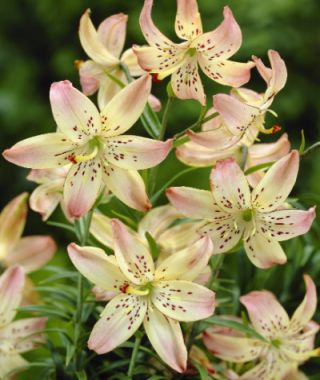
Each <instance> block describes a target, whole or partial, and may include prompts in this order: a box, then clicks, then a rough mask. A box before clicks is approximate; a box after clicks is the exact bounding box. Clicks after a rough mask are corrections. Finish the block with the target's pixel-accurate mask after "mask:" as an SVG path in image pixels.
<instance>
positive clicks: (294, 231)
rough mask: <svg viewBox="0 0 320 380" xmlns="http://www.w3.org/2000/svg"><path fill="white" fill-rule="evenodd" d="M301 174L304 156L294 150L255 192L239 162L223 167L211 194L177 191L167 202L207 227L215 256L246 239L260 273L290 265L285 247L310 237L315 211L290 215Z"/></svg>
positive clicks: (219, 167) (187, 189)
mask: <svg viewBox="0 0 320 380" xmlns="http://www.w3.org/2000/svg"><path fill="white" fill-rule="evenodd" d="M298 170H299V153H298V152H297V151H296V150H293V151H292V152H291V153H290V154H288V155H286V156H285V157H283V158H281V159H280V160H279V161H277V162H276V163H275V164H273V165H272V166H271V168H270V169H269V170H268V171H267V173H266V174H265V176H264V177H263V178H262V180H261V181H260V182H259V184H258V185H257V186H256V187H255V188H254V189H253V190H252V192H250V188H249V183H248V180H247V178H246V177H245V175H244V173H243V172H242V170H241V169H240V167H239V165H238V164H237V163H236V162H235V160H234V159H233V158H229V159H226V160H223V161H219V162H218V163H217V165H216V168H215V169H213V170H212V172H211V176H210V183H211V192H210V191H206V190H199V189H193V188H190V187H171V188H169V189H168V190H167V196H168V198H169V200H170V202H171V204H172V205H173V206H174V207H175V208H176V209H177V210H178V211H180V212H181V213H183V214H184V215H185V216H188V217H190V218H194V219H201V220H205V221H206V222H207V225H206V226H204V227H203V228H201V229H200V230H199V233H200V234H202V235H203V234H208V235H209V236H210V237H211V238H212V241H214V243H215V253H223V252H227V251H229V250H230V249H231V248H233V247H234V246H235V245H236V244H237V243H238V242H239V241H240V239H241V238H243V244H244V248H245V250H246V253H247V255H248V257H249V259H250V260H251V262H252V263H253V264H254V265H256V266H257V267H259V268H269V267H271V266H272V265H274V264H284V263H285V262H286V260H287V259H286V255H285V253H284V251H283V249H282V247H281V245H280V243H279V241H283V240H288V239H291V238H293V237H295V236H299V235H302V234H305V233H306V232H308V230H309V229H310V227H311V224H312V222H313V220H314V218H315V208H314V207H312V208H310V209H309V210H306V211H305V210H296V209H288V206H287V205H286V199H287V197H288V195H289V193H290V192H291V190H292V188H293V186H294V184H295V181H296V177H297V174H298Z"/></svg>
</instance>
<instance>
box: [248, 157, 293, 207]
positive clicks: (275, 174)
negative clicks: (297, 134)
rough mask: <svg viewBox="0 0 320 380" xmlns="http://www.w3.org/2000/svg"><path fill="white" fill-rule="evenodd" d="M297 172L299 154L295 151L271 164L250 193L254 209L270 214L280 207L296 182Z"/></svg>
mask: <svg viewBox="0 0 320 380" xmlns="http://www.w3.org/2000/svg"><path fill="white" fill-rule="evenodd" d="M298 170H299V153H298V152H297V151H296V150H293V151H292V152H291V153H289V154H288V155H287V156H285V157H283V158H281V160H279V161H278V162H276V163H275V164H273V165H272V166H271V168H270V169H269V170H268V171H267V173H266V174H265V176H264V177H263V178H262V180H261V181H260V182H259V184H258V186H257V187H256V188H255V189H254V190H253V192H252V203H253V206H254V208H257V209H258V210H259V211H261V212H270V211H274V210H276V209H277V208H278V207H279V206H281V205H282V204H283V203H284V202H285V200H286V199H287V197H288V195H289V194H290V192H291V190H292V188H293V186H294V184H295V182H296V178H297V175H298Z"/></svg>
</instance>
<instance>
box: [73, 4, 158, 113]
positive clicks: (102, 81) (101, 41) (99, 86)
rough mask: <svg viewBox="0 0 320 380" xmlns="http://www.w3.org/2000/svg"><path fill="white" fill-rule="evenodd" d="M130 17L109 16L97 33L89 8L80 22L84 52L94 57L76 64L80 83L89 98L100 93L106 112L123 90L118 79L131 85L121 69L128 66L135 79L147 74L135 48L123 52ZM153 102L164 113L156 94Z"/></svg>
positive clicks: (151, 96)
mask: <svg viewBox="0 0 320 380" xmlns="http://www.w3.org/2000/svg"><path fill="white" fill-rule="evenodd" d="M127 20H128V16H127V15H125V14H123V13H118V14H115V15H113V16H110V17H107V18H106V19H105V20H104V21H102V23H101V24H100V25H99V27H98V29H97V30H96V29H95V27H94V26H93V24H92V21H91V19H90V10H89V9H87V10H86V11H85V12H84V14H83V15H82V17H81V19H80V27H79V37H80V41H81V44H82V47H83V49H84V50H85V52H86V53H87V54H88V56H89V57H90V58H91V59H90V60H88V61H85V62H82V61H76V65H77V67H78V69H79V74H80V84H81V87H82V91H83V93H84V94H85V95H87V96H89V95H93V94H94V93H95V92H96V91H97V90H98V105H99V109H100V110H103V109H104V107H105V106H106V105H107V104H108V102H109V101H110V100H111V99H112V98H113V97H114V96H115V95H116V94H117V93H118V92H119V91H120V90H121V87H120V86H119V84H117V83H116V81H115V80H113V79H112V77H113V78H115V79H116V80H119V81H120V82H122V83H123V84H128V80H127V78H126V75H125V73H124V71H123V69H122V67H121V65H122V64H125V65H126V66H127V67H128V70H129V72H130V74H131V76H133V77H140V76H142V75H144V74H146V72H145V71H144V70H143V69H142V68H141V67H140V66H139V64H138V60H137V57H136V55H135V54H134V53H133V51H132V49H128V50H126V51H124V52H123V53H122V54H121V52H122V50H123V47H124V43H125V38H126V28H127ZM149 103H150V105H151V106H152V107H153V109H154V110H155V111H160V109H161V103H160V101H159V100H158V99H157V98H156V97H154V96H153V95H150V96H149Z"/></svg>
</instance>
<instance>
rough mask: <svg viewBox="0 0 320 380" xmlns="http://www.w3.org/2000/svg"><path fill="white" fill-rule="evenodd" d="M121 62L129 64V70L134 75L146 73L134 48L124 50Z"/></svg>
mask: <svg viewBox="0 0 320 380" xmlns="http://www.w3.org/2000/svg"><path fill="white" fill-rule="evenodd" d="M121 62H123V63H124V64H126V65H127V66H128V69H129V72H130V74H131V76H133V77H140V76H141V75H143V74H145V73H146V72H145V71H144V70H143V69H142V67H141V66H140V65H139V63H138V58H137V56H136V54H135V53H134V51H133V49H132V48H130V49H127V50H126V51H124V52H123V54H122V56H121Z"/></svg>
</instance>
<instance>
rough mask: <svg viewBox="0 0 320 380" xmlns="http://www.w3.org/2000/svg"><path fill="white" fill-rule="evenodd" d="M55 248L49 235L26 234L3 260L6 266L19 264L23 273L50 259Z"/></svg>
mask: <svg viewBox="0 0 320 380" xmlns="http://www.w3.org/2000/svg"><path fill="white" fill-rule="evenodd" d="M56 250H57V246H56V244H55V242H54V240H53V239H52V238H51V237H50V236H28V237H24V238H22V239H21V240H20V241H19V242H18V244H16V245H15V247H14V248H13V250H11V252H10V254H9V255H8V256H7V257H6V258H5V260H4V261H5V263H6V265H7V266H11V265H21V266H22V267H23V269H24V271H25V273H30V272H33V271H35V270H37V269H40V268H41V267H42V266H43V265H45V264H46V263H47V262H48V261H50V260H51V259H52V257H53V255H54V253H55V252H56Z"/></svg>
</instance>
